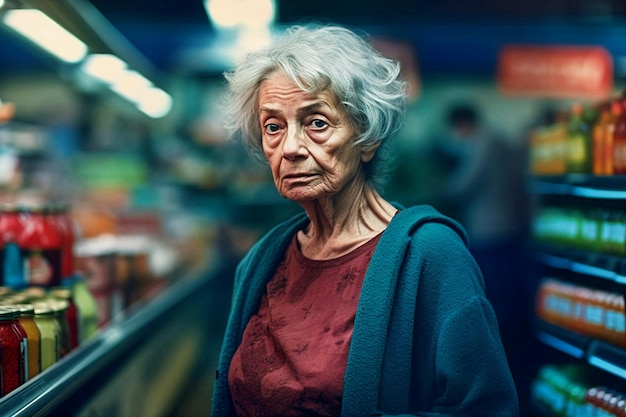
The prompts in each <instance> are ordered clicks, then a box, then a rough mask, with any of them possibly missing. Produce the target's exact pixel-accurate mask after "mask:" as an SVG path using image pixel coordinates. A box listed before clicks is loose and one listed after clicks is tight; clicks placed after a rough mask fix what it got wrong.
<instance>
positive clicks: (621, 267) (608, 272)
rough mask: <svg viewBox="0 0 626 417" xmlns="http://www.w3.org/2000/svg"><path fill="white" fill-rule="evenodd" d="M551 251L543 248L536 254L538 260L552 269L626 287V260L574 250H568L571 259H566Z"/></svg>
mask: <svg viewBox="0 0 626 417" xmlns="http://www.w3.org/2000/svg"><path fill="white" fill-rule="evenodd" d="M550 250H551V249H547V248H545V247H544V248H542V250H541V252H538V253H537V254H536V258H537V260H538V261H539V262H541V263H543V264H544V265H546V266H549V267H551V268H555V269H562V270H566V271H570V272H574V273H577V274H583V275H587V276H591V277H595V278H600V279H604V280H607V281H611V282H615V283H617V284H619V285H626V275H623V273H624V271H626V259H623V258H618V257H615V256H611V255H602V254H589V253H586V252H584V251H579V253H577V252H576V251H574V250H572V249H568V253H570V257H565V256H560V255H554V254H551V253H549V252H548V251H550ZM552 250H555V249H552ZM571 258H574V259H576V260H573V259H571Z"/></svg>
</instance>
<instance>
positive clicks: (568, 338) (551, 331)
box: [535, 318, 626, 379]
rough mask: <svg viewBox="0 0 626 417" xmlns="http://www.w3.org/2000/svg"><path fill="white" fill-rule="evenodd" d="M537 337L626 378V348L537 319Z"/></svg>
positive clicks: (553, 346)
mask: <svg viewBox="0 0 626 417" xmlns="http://www.w3.org/2000/svg"><path fill="white" fill-rule="evenodd" d="M535 331H536V334H537V339H539V341H541V342H542V343H544V344H546V345H548V346H550V347H552V348H553V349H556V350H558V351H560V352H562V353H565V354H567V355H569V356H572V357H573V358H576V359H582V360H584V361H586V362H587V363H589V364H590V365H591V366H594V367H596V368H598V369H602V370H603V371H606V372H609V373H611V374H613V375H616V376H618V377H619V378H623V379H626V350H624V349H620V348H619V347H617V346H613V345H611V344H609V343H606V342H603V341H601V340H596V339H593V338H590V337H587V336H583V335H580V334H578V333H575V332H573V331H570V330H567V329H564V328H562V327H559V326H555V325H553V324H550V323H547V322H545V321H543V320H541V319H539V318H537V319H535Z"/></svg>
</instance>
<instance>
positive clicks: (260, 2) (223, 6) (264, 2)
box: [204, 0, 276, 29]
mask: <svg viewBox="0 0 626 417" xmlns="http://www.w3.org/2000/svg"><path fill="white" fill-rule="evenodd" d="M204 8H205V10H206V12H207V14H208V16H209V19H210V20H211V22H213V24H214V25H215V26H216V27H217V28H218V29H233V28H236V27H241V28H242V29H246V28H259V27H268V26H270V25H271V24H272V23H274V19H275V18H276V6H275V3H274V0H204Z"/></svg>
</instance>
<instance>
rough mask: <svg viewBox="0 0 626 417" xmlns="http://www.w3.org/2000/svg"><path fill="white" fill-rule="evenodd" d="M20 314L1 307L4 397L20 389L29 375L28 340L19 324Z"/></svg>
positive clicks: (0, 331) (0, 343) (0, 339)
mask: <svg viewBox="0 0 626 417" xmlns="http://www.w3.org/2000/svg"><path fill="white" fill-rule="evenodd" d="M19 317H20V312H19V311H18V310H17V309H15V308H11V307H7V306H2V307H0V358H1V360H2V396H5V395H7V394H8V393H10V392H11V391H13V390H14V389H16V388H18V387H19V386H20V385H22V384H23V383H24V382H25V381H26V378H25V375H28V370H27V366H28V365H27V361H26V355H27V352H28V347H27V344H28V342H27V341H28V338H27V336H26V332H25V331H24V328H23V327H22V326H21V325H20V322H19Z"/></svg>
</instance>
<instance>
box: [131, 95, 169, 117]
mask: <svg viewBox="0 0 626 417" xmlns="http://www.w3.org/2000/svg"><path fill="white" fill-rule="evenodd" d="M137 108H139V110H141V111H142V112H144V113H145V114H147V115H148V116H150V117H153V118H155V119H156V118H159V117H163V116H165V115H166V114H168V113H169V112H170V110H171V109H172V97H170V95H169V94H167V93H166V92H165V91H163V90H161V89H159V88H156V87H150V88H148V89H147V90H145V91H144V93H143V94H142V95H141V96H140V97H139V101H138V102H137Z"/></svg>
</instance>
